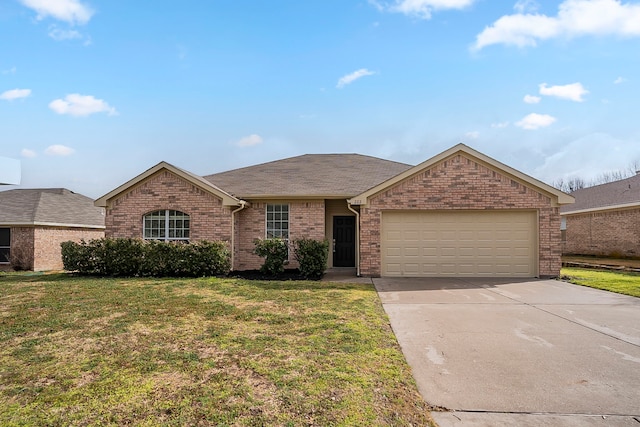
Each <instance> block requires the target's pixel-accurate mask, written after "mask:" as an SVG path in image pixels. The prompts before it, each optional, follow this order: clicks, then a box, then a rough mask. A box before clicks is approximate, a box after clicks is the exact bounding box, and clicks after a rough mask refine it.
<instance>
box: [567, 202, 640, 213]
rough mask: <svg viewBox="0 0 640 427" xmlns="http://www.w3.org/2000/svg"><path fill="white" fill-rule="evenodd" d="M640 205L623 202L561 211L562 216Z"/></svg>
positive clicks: (639, 204) (631, 207) (638, 205)
mask: <svg viewBox="0 0 640 427" xmlns="http://www.w3.org/2000/svg"><path fill="white" fill-rule="evenodd" d="M638 207H640V202H631V203H623V204H620V205H608V206H598V207H595V208H586V209H578V210H575V211H566V212H560V216H566V215H576V214H582V213H589V212H601V211H613V210H621V209H633V208H638Z"/></svg>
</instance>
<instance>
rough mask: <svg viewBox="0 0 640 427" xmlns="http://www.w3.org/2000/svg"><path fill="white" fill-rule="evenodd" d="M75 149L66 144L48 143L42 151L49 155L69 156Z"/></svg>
mask: <svg viewBox="0 0 640 427" xmlns="http://www.w3.org/2000/svg"><path fill="white" fill-rule="evenodd" d="M74 152H75V150H74V149H73V148H71V147H67V146H66V145H59V144H56V145H50V146H49V147H47V149H46V150H44V153H45V154H47V155H49V156H70V155H71V154H73V153H74Z"/></svg>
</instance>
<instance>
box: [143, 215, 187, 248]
mask: <svg viewBox="0 0 640 427" xmlns="http://www.w3.org/2000/svg"><path fill="white" fill-rule="evenodd" d="M189 226H190V220H189V215H187V214H186V213H184V212H180V211H175V210H170V209H163V210H159V211H154V212H150V213H148V214H146V215H145V216H144V218H143V230H144V231H143V237H144V239H145V240H162V241H165V242H168V241H182V242H188V241H189Z"/></svg>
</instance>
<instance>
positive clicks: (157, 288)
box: [0, 274, 431, 426]
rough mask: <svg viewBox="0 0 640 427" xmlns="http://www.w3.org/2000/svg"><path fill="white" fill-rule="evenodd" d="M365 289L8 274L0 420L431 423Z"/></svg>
mask: <svg viewBox="0 0 640 427" xmlns="http://www.w3.org/2000/svg"><path fill="white" fill-rule="evenodd" d="M430 423H431V421H430V416H429V412H428V406H427V405H426V404H425V402H424V401H423V400H422V399H421V397H420V396H419V394H418V392H417V388H416V385H415V382H414V380H413V378H412V376H411V372H410V370H409V367H408V366H407V364H406V362H405V360H404V357H403V355H402V352H401V351H400V348H399V346H398V344H397V342H396V340H395V337H394V335H393V333H392V331H391V329H390V326H389V322H388V319H387V317H386V315H385V313H384V310H383V309H382V306H381V304H380V302H379V300H378V298H377V295H376V293H375V290H374V289H373V288H372V286H370V285H352V284H336V283H323V282H250V281H243V280H235V279H216V278H207V279H100V278H81V277H73V276H68V275H64V274H53V275H38V276H33V275H31V276H30V275H24V274H21V275H20V274H2V275H0V425H3V426H27V425H100V426H102V425H113V426H119V425H140V426H155V425H167V426H182V425H219V426H267V425H269V426H271V425H274V426H302V425H321V426H339V425H357V426H359V425H363V426H364V425H367V426H369V425H393V426H402V425H414V426H415V425H429V424H430Z"/></svg>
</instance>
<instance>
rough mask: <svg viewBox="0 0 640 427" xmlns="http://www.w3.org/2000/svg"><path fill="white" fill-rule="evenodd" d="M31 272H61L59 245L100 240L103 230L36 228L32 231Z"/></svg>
mask: <svg viewBox="0 0 640 427" xmlns="http://www.w3.org/2000/svg"><path fill="white" fill-rule="evenodd" d="M34 237H35V238H34V247H33V270H35V271H44V270H62V268H63V266H62V255H61V248H60V243H62V242H67V241H69V240H71V241H73V242H79V241H80V240H86V241H89V240H92V239H100V238H102V237H104V230H96V229H89V228H59V227H36V228H35V229H34Z"/></svg>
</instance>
